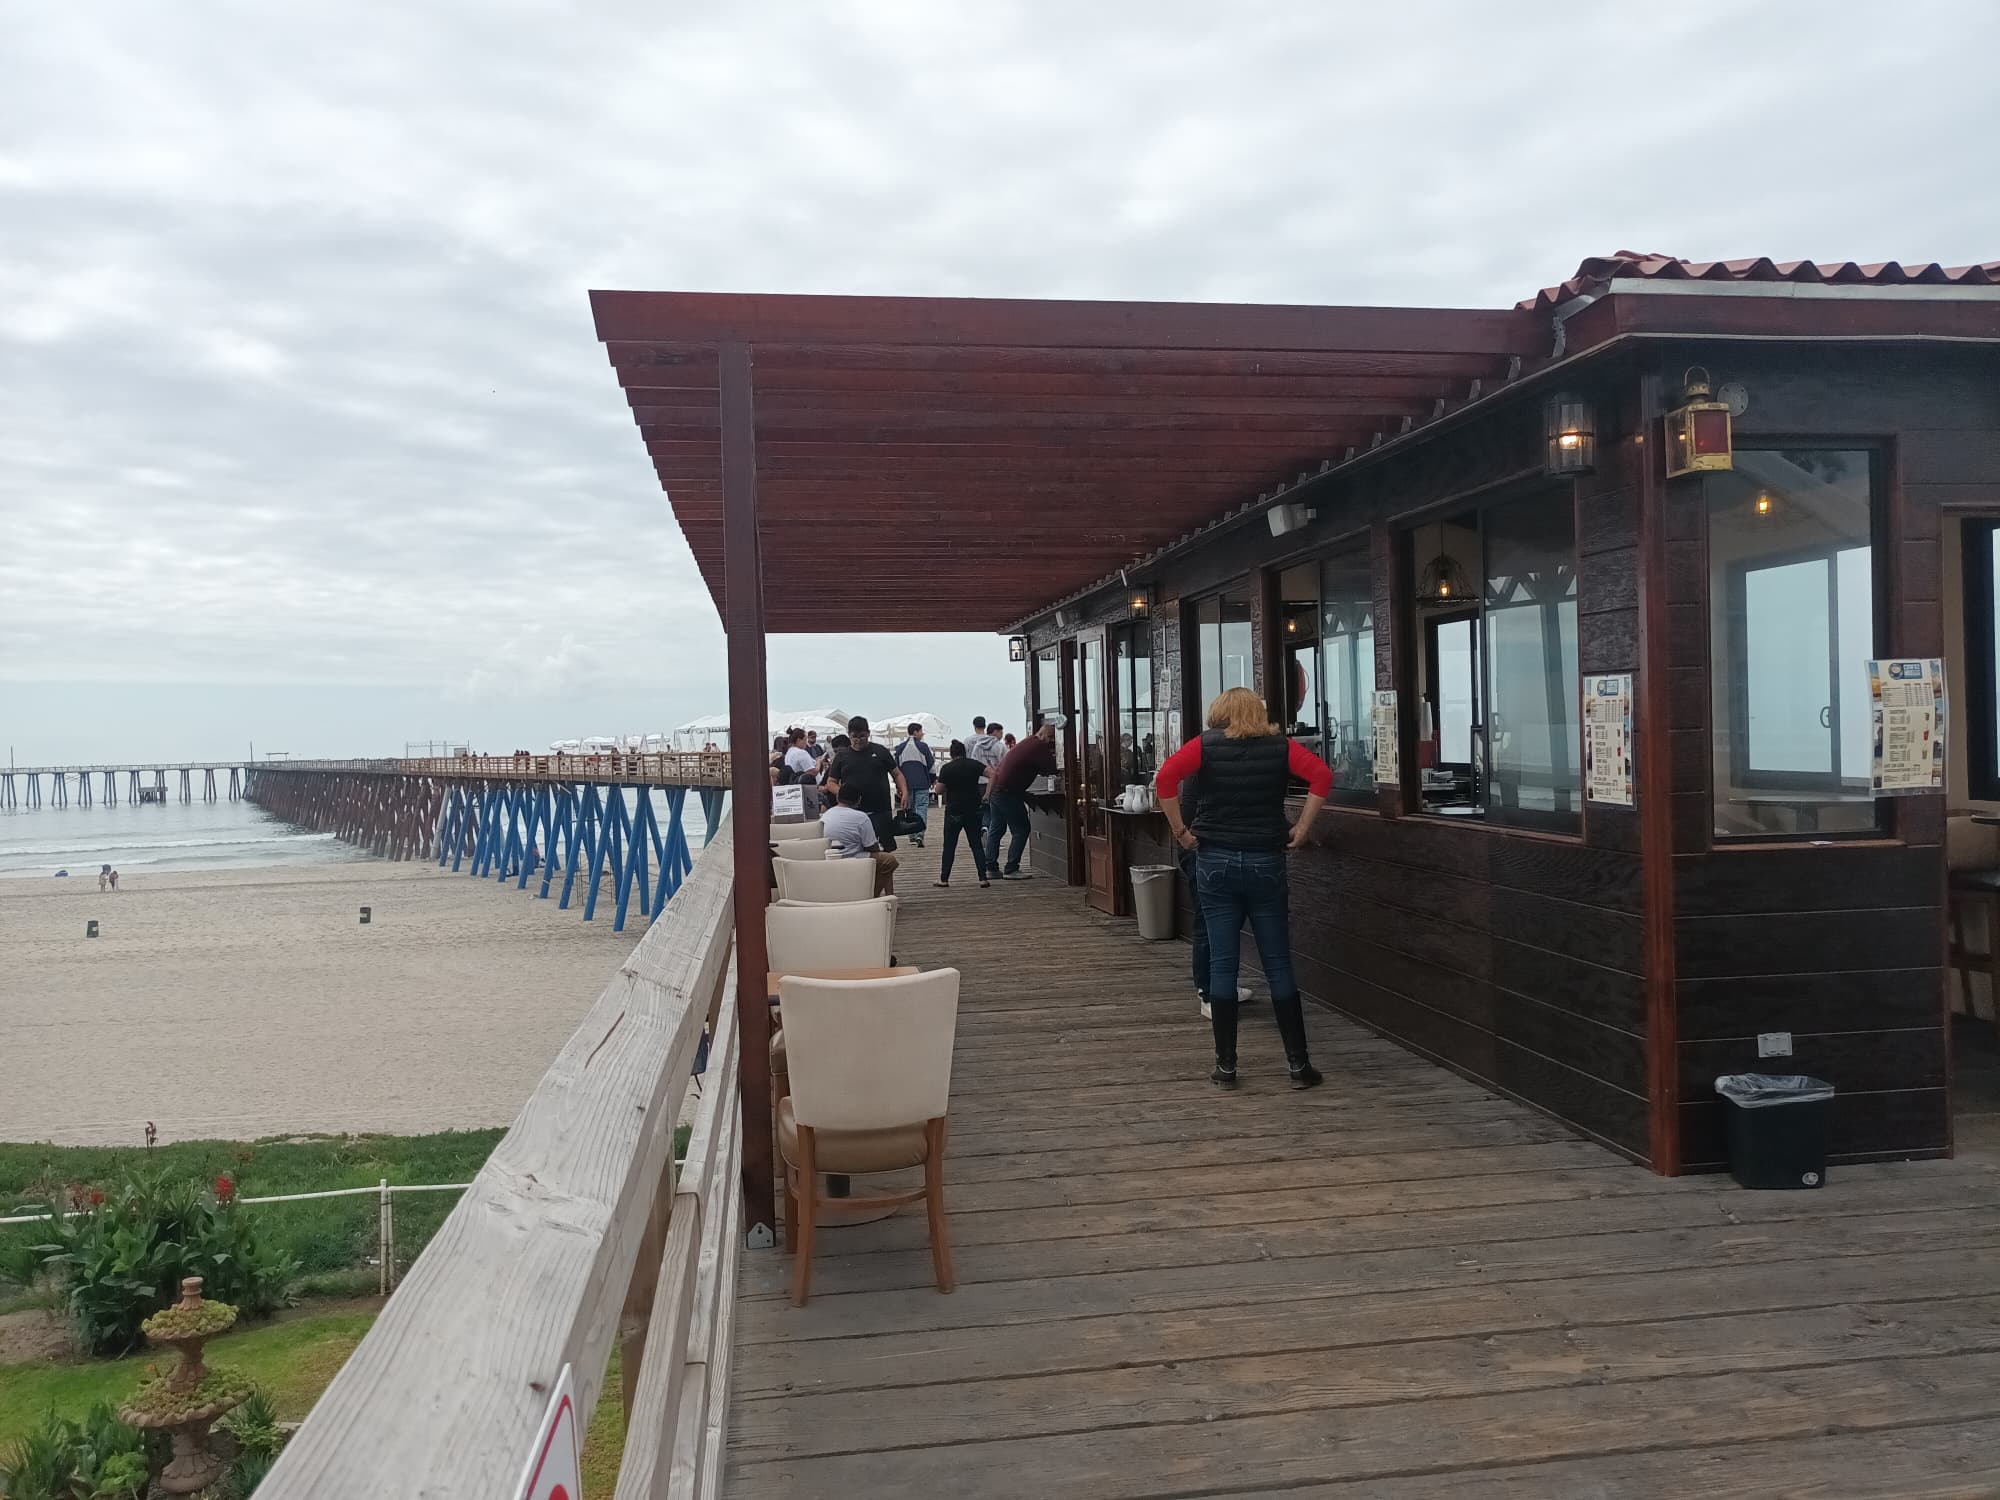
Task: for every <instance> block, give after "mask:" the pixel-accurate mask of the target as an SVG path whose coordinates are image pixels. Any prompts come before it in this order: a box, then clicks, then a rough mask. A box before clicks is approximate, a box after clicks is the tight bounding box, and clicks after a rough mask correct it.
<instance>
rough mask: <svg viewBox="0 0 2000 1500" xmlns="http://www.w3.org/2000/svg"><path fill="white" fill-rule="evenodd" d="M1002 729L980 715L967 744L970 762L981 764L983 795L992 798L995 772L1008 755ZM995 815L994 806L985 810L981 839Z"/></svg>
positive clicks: (975, 720)
mask: <svg viewBox="0 0 2000 1500" xmlns="http://www.w3.org/2000/svg"><path fill="white" fill-rule="evenodd" d="M1001 732H1002V731H1001V728H1000V726H999V725H998V724H997V723H996V724H989V723H987V722H986V721H985V720H984V719H982V718H980V717H979V716H978V715H976V714H975V715H974V716H973V719H972V738H971V739H969V740H967V741H966V742H965V754H966V757H967V758H968V759H970V760H976V761H978V762H979V764H980V767H981V772H980V776H979V786H980V790H981V793H982V795H985V796H988V797H990V796H991V795H992V792H993V772H994V770H995V769H996V768H997V767H998V766H999V764H1000V762H1001V760H1002V759H1003V758H1004V757H1005V756H1006V754H1007V742H1006V741H1005V740H1003V739H1002V738H1001V737H1000V736H1001ZM992 814H993V809H992V805H991V804H990V803H988V805H987V806H986V807H985V808H984V809H983V821H982V825H981V831H980V837H982V838H984V837H985V829H986V826H987V824H988V823H989V822H990V820H991V818H992Z"/></svg>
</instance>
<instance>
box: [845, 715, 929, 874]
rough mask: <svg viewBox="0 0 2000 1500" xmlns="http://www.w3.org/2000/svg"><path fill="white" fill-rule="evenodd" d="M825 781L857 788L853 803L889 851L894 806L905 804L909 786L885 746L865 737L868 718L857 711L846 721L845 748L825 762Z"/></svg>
mask: <svg viewBox="0 0 2000 1500" xmlns="http://www.w3.org/2000/svg"><path fill="white" fill-rule="evenodd" d="M826 781H827V788H828V790H830V791H835V792H837V791H839V789H840V788H841V787H843V786H847V785H849V784H850V783H851V784H852V785H853V786H854V788H855V789H856V790H857V791H858V792H860V794H861V800H860V802H859V803H858V804H857V805H858V806H859V807H860V808H861V810H862V811H863V812H865V813H866V814H868V819H869V821H870V822H872V823H873V824H874V825H875V837H876V838H878V839H880V840H881V841H882V849H883V852H884V853H890V852H893V851H894V850H895V847H896V836H895V832H894V829H893V826H892V824H893V819H894V814H895V809H896V808H898V807H906V806H908V805H909V801H910V790H909V787H908V786H907V785H906V784H905V783H904V781H903V773H902V772H901V771H899V770H897V769H896V758H895V757H894V756H893V755H891V754H890V753H889V747H888V746H887V745H878V744H876V743H875V742H874V741H873V740H871V739H870V738H869V735H868V721H867V720H866V719H864V718H862V717H861V716H860V715H859V714H856V715H855V716H854V717H853V718H851V719H849V720H848V721H847V748H846V749H845V750H842V751H841V752H840V753H839V754H838V755H836V756H834V758H833V761H832V763H831V764H830V765H828V766H827V768H826ZM892 788H893V798H892V795H891V789H892Z"/></svg>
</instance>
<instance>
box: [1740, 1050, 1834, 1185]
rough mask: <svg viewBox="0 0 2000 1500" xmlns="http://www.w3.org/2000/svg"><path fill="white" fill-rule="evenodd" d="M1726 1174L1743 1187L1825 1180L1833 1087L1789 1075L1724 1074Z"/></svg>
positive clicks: (1819, 1183) (1808, 1183) (1813, 1182)
mask: <svg viewBox="0 0 2000 1500" xmlns="http://www.w3.org/2000/svg"><path fill="white" fill-rule="evenodd" d="M1715 1091H1716V1093H1718V1094H1720V1095H1721V1096H1722V1100H1723V1108H1724V1109H1725V1110H1727V1111H1728V1114H1729V1175H1730V1176H1732V1177H1734V1178H1735V1179H1736V1180H1737V1181H1738V1182H1739V1183H1741V1184H1742V1185H1743V1186H1744V1187H1747V1188H1816V1187H1818V1186H1820V1185H1821V1184H1822V1183H1824V1182H1825V1181H1826V1124H1827V1113H1828V1111H1829V1110H1831V1109H1832V1108H1833V1085H1832V1084H1830V1083H1826V1082H1823V1081H1821V1080H1820V1079H1817V1078H1807V1077H1805V1076H1804V1075H1802V1074H1797V1073H1791V1074H1785V1073H1725V1074H1723V1075H1722V1076H1721V1077H1720V1078H1718V1079H1716V1080H1715Z"/></svg>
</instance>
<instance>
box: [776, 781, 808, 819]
mask: <svg viewBox="0 0 2000 1500" xmlns="http://www.w3.org/2000/svg"><path fill="white" fill-rule="evenodd" d="M805 810H806V794H805V788H804V787H802V786H774V787H772V788H771V816H772V817H774V818H779V817H785V816H787V815H790V816H792V817H803V816H805Z"/></svg>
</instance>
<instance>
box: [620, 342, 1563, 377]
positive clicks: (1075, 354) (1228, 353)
mask: <svg viewBox="0 0 2000 1500" xmlns="http://www.w3.org/2000/svg"><path fill="white" fill-rule="evenodd" d="M605 348H606V351H607V352H608V354H609V356H610V359H611V363H612V364H613V366H615V367H617V368H618V369H621V370H639V369H674V370H678V371H693V372H701V371H706V372H708V373H707V376H706V378H704V379H701V380H700V381H699V382H698V383H699V384H702V385H709V386H712V385H714V384H715V378H714V374H713V372H714V369H715V348H714V346H713V345H709V344H694V343H684V342H683V343H662V342H653V341H648V342H623V341H617V340H613V341H609V342H607V343H606V345H605ZM1539 348H1540V346H1537V347H1536V348H1534V349H1529V350H1525V351H1520V352H1522V353H1536V352H1539ZM1513 358H1514V354H1512V353H1503V354H1490V353H1482V352H1480V351H1478V350H1459V351H1445V352H1437V351H1430V352H1419V351H1411V350H1397V349H1343V350H1334V349H1318V350H1298V349H1248V350H1213V349H1102V348H1083V347H1077V346H1075V345H1057V346H1048V347H1040V348H1033V347H1018V346H1016V347H1008V346H999V345H960V346H956V347H953V346H950V345H918V346H913V345H909V344H896V343H884V342H876V343H854V344H824V345H797V346H794V347H791V348H764V349H759V350H758V351H757V368H758V371H759V377H758V378H759V379H760V380H762V379H763V378H764V377H765V376H766V375H769V376H771V377H772V378H774V379H779V380H783V379H787V378H789V377H790V376H792V375H794V374H798V375H805V376H812V377H817V376H820V375H823V374H826V373H829V372H845V371H855V370H888V371H896V372H924V373H931V372H938V371H963V372H967V373H971V374H976V375H985V374H989V373H995V374H1005V373H1009V372H1015V373H1020V372H1026V373H1035V374H1039V373H1046V372H1057V373H1070V374H1090V375H1101V374H1126V375H1142V376H1147V377H1152V376H1157V375H1215V376H1230V377H1236V378H1244V379H1249V378H1260V377H1263V376H1275V375H1342V376H1362V377H1371V376H1430V377H1440V378H1443V377H1450V378H1460V372H1461V371H1469V372H1470V373H1469V374H1467V375H1465V376H1463V377H1462V378H1463V379H1464V380H1467V381H1469V380H1472V379H1480V378H1484V379H1488V380H1491V381H1496V382H1497V381H1499V380H1502V379H1504V378H1505V377H1506V374H1507V370H1508V367H1509V365H1510V363H1511V362H1512V359H1513Z"/></svg>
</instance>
